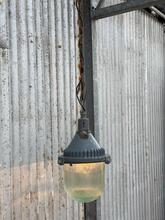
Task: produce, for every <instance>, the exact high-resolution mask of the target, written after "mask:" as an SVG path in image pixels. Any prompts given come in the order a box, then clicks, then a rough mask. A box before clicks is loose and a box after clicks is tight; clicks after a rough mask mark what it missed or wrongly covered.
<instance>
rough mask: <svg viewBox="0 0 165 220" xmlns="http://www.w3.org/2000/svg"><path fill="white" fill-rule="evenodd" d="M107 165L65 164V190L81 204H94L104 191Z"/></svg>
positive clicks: (101, 163)
mask: <svg viewBox="0 0 165 220" xmlns="http://www.w3.org/2000/svg"><path fill="white" fill-rule="evenodd" d="M104 175H105V163H103V162H100V163H82V164H72V165H70V164H64V188H65V191H66V192H67V193H68V194H69V196H70V197H71V198H72V199H74V200H76V201H78V202H81V203H88V202H92V201H94V200H96V199H98V198H99V197H100V195H101V194H102V192H103V190H104Z"/></svg>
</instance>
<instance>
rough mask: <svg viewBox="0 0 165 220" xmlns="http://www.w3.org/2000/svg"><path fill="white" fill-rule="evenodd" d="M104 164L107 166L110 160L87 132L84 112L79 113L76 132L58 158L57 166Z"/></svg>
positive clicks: (87, 123)
mask: <svg viewBox="0 0 165 220" xmlns="http://www.w3.org/2000/svg"><path fill="white" fill-rule="evenodd" d="M96 162H105V163H106V164H109V163H110V162H111V158H110V156H109V155H106V154H105V150H104V148H102V147H100V145H99V144H98V142H97V141H96V139H95V138H94V136H93V135H92V134H91V132H90V130H89V119H88V118H87V117H86V112H81V117H80V119H79V120H78V131H77V132H76V134H75V136H74V138H73V139H72V141H71V143H70V144H69V146H68V147H67V148H66V149H65V150H64V153H63V155H61V156H59V157H58V164H59V165H64V164H65V163H67V164H78V163H96Z"/></svg>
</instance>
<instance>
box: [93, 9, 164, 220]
mask: <svg viewBox="0 0 165 220" xmlns="http://www.w3.org/2000/svg"><path fill="white" fill-rule="evenodd" d="M164 43H165V42H164V27H163V25H161V24H160V23H158V22H157V21H156V20H155V19H153V18H152V17H150V16H148V15H147V14H145V13H143V12H140V11H138V12H132V13H128V14H125V15H120V16H115V17H112V18H106V19H103V20H101V21H95V22H93V56H94V100H95V134H96V137H97V139H98V140H99V142H100V144H102V145H103V146H104V147H105V148H106V149H107V151H108V152H109V153H110V154H111V155H112V165H111V166H110V167H107V169H106V179H105V193H104V195H103V196H102V198H101V201H100V202H98V219H101V220H109V219H112V220H158V219H160V220H164V219H165V213H164V205H165V204H164V189H163V188H164V182H163V179H164V177H165V173H164V161H165V153H164V146H165V141H164V123H165V121H164V118H165V112H164V106H165V95H164V94H165V93H164V91H165V62H164V59H165V52H164V49H165V48H164Z"/></svg>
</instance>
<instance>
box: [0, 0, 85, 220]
mask: <svg viewBox="0 0 165 220" xmlns="http://www.w3.org/2000/svg"><path fill="white" fill-rule="evenodd" d="M5 5H6V6H5ZM0 9H1V10H3V13H4V10H5V14H6V15H5V19H6V22H5V24H6V26H7V27H8V28H7V29H8V30H7V31H6V33H7V36H8V38H9V49H6V50H3V49H0V219H2V220H3V219H4V220H10V219H16V220H20V219H22V220H26V219H34V220H35V219H39V220H42V219H48V220H52V219H55V220H65V219H68V220H77V219H80V220H81V219H83V207H82V205H78V204H77V203H74V202H73V201H71V200H70V199H69V198H68V197H67V196H66V193H65V192H64V189H63V184H62V182H63V175H62V169H61V167H59V166H58V165H57V156H58V154H59V153H60V152H61V151H62V150H63V148H64V147H65V146H66V145H67V144H68V143H69V141H70V139H71V136H73V134H74V132H75V129H76V118H77V107H76V101H75V85H76V56H77V54H76V36H75V12H74V5H73V1H68V0H64V1H58V0H57V1H48V0H42V1H40V0H27V1H25V0H19V1H10V0H9V1H7V0H3V1H2V4H1V5H0ZM1 17H2V16H0V18H1ZM2 22H3V23H2ZM0 24H1V25H0V27H1V26H2V25H3V24H4V19H3V20H2V19H1V20H0Z"/></svg>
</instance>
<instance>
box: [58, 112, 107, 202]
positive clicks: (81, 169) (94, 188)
mask: <svg viewBox="0 0 165 220" xmlns="http://www.w3.org/2000/svg"><path fill="white" fill-rule="evenodd" d="M58 163H59V165H64V188H65V190H66V192H67V193H68V194H69V196H70V197H71V198H73V199H74V200H77V201H78V202H82V203H87V202H91V201H94V200H96V199H98V197H99V196H100V195H101V193H102V192H103V189H104V173H105V171H104V168H105V164H109V163H110V156H108V155H106V154H105V150H104V148H102V147H100V146H99V144H98V143H97V141H96V139H95V138H94V136H93V135H92V134H91V132H90V131H89V119H88V118H86V114H85V113H81V118H80V119H79V120H78V131H77V132H76V134H75V136H74V138H73V139H72V141H71V143H70V144H69V146H68V147H67V148H66V149H65V150H64V153H63V155H62V156H59V157H58Z"/></svg>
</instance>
